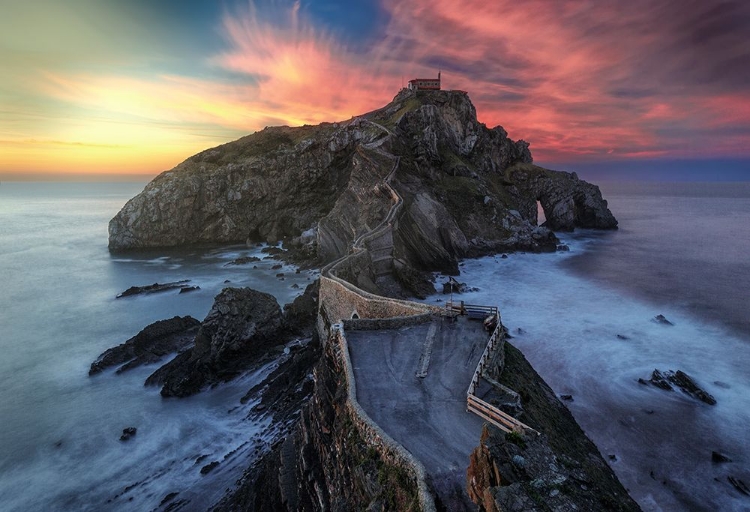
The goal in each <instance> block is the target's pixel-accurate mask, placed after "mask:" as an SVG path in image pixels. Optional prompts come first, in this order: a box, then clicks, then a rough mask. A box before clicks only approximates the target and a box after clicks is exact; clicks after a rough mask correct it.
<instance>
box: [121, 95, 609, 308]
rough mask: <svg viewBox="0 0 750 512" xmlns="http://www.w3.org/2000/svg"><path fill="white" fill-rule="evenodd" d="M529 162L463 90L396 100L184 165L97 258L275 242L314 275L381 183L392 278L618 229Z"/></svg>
mask: <svg viewBox="0 0 750 512" xmlns="http://www.w3.org/2000/svg"><path fill="white" fill-rule="evenodd" d="M532 162H533V159H532V156H531V152H530V151H529V144H528V143H526V142H524V141H513V140H512V139H510V138H509V137H508V134H507V132H506V131H505V130H504V129H503V128H502V127H500V126H497V127H495V128H488V127H487V126H485V125H484V124H481V123H479V122H478V121H477V116H476V111H475V109H474V106H473V105H472V103H471V101H470V99H469V96H468V94H466V93H465V92H460V91H435V92H430V93H414V92H410V91H406V90H404V91H402V92H400V93H399V94H398V95H397V96H396V97H395V98H394V99H393V101H392V102H391V103H389V104H388V105H386V106H385V107H383V108H381V109H378V110H376V111H373V112H370V113H368V114H364V115H362V116H358V117H354V118H352V119H350V120H349V121H346V122H341V123H323V124H321V125H318V126H303V127H298V128H289V127H271V128H266V129H264V130H262V131H260V132H257V133H255V134H253V135H249V136H247V137H243V138H241V139H239V140H237V141H234V142H230V143H228V144H224V145H222V146H218V147H216V148H213V149H209V150H206V151H203V152H201V153H199V154H197V155H195V156H193V157H191V158H188V159H187V160H185V161H184V162H182V163H181V164H179V165H178V166H177V167H175V168H174V169H172V170H170V171H166V172H164V173H162V174H160V175H159V176H157V177H156V178H155V179H154V180H153V181H152V182H151V183H149V184H148V185H147V186H146V188H145V189H144V190H143V192H141V193H140V194H139V195H137V196H136V197H134V198H133V199H131V200H130V201H128V203H127V204H126V205H125V206H124V207H123V208H122V210H121V211H120V212H119V213H118V214H117V216H115V218H113V219H112V221H111V222H110V225H109V247H110V250H112V251H124V250H128V249H138V248H148V247H169V246H177V245H187V244H197V243H234V242H257V241H263V242H271V243H275V242H278V241H281V240H283V241H284V242H285V246H286V247H288V248H291V249H293V252H294V254H295V256H296V257H297V260H307V261H310V262H312V261H316V262H318V263H319V264H320V263H324V262H328V261H332V260H334V259H336V258H338V257H340V256H343V255H344V254H346V253H347V251H348V249H349V247H351V245H352V242H353V241H354V240H355V239H356V238H357V237H359V236H361V235H362V234H364V233H366V232H368V231H369V230H370V229H372V228H373V227H375V226H376V225H377V224H378V223H379V222H380V221H381V220H382V219H383V218H384V217H385V214H386V213H387V212H388V210H389V208H390V206H391V201H392V197H391V194H390V191H389V190H388V189H387V188H386V187H385V186H384V185H383V181H384V180H385V179H386V178H388V180H389V183H390V185H391V186H392V188H393V189H394V190H395V191H396V192H397V193H398V194H399V195H400V197H401V198H402V199H403V206H402V207H401V208H400V211H399V214H398V218H397V219H394V220H396V221H397V222H395V223H394V232H393V240H392V244H393V249H394V257H395V258H396V260H398V262H399V263H400V265H399V268H400V269H401V272H400V274H401V275H409V276H413V272H412V271H417V272H418V271H425V270H428V271H432V270H440V271H446V272H452V273H454V274H455V273H457V272H458V268H457V261H458V259H460V258H463V257H472V256H479V255H483V254H490V253H496V252H509V251H519V250H523V251H554V250H555V249H556V247H557V238H556V237H555V235H554V233H553V232H552V230H571V229H573V228H575V227H583V228H604V229H612V228H616V227H617V220H616V219H615V218H614V216H613V215H612V213H611V212H610V211H609V209H608V208H607V202H606V201H605V200H604V199H603V198H602V196H601V193H600V191H599V189H598V187H596V186H595V185H592V184H589V183H587V182H585V181H583V180H580V179H579V178H578V177H577V176H576V175H575V174H574V173H566V172H558V171H551V170H548V169H544V168H541V167H538V166H535V165H534V164H533V163H532ZM537 201H539V203H540V204H541V205H542V207H543V209H544V213H545V217H546V222H545V224H544V226H539V225H538V222H537ZM371 280H372V281H375V279H371ZM402 281H403V280H402ZM405 281H406V282H407V286H406V288H407V294H409V293H411V294H413V293H414V291H415V290H414V289H418V286H416V285H415V286H411V288H414V289H410V286H409V285H408V283H409V282H411V281H413V279H405ZM376 288H377V287H373V288H372V291H383V292H385V291H387V290H377V289H376Z"/></svg>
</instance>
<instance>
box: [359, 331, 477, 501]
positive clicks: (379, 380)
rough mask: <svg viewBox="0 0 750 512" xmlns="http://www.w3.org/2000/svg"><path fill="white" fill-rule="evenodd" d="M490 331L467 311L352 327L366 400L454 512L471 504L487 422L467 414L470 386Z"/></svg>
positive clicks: (370, 410) (372, 414)
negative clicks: (469, 483)
mask: <svg viewBox="0 0 750 512" xmlns="http://www.w3.org/2000/svg"><path fill="white" fill-rule="evenodd" d="M487 337H488V334H487V333H486V332H485V331H484V329H483V328H482V323H481V322H479V321H475V320H469V319H467V318H465V317H460V318H459V319H458V321H457V322H451V321H450V320H447V319H438V320H435V321H434V322H433V323H425V324H422V325H417V326H412V327H406V328H402V329H398V330H382V331H347V333H346V338H347V340H348V342H349V351H350V356H351V360H352V366H353V367H354V378H355V379H356V382H357V399H358V401H359V403H360V404H361V405H362V407H363V408H364V409H365V411H367V413H368V414H369V415H370V417H371V418H372V419H373V420H375V422H377V423H378V424H379V425H380V426H381V427H382V428H383V429H384V430H385V431H386V432H387V433H388V434H390V435H391V437H393V438H394V439H395V440H396V441H398V442H400V443H401V444H402V445H403V446H404V447H405V448H406V449H407V450H409V451H410V452H411V453H412V454H414V456H416V457H417V458H418V459H419V460H420V461H421V462H422V463H423V464H424V466H425V468H426V469H427V472H428V473H429V474H430V477H431V479H432V483H433V486H434V487H435V490H436V491H437V493H438V495H439V496H440V498H441V500H443V502H444V503H446V505H448V503H450V506H449V507H448V508H449V509H451V510H460V509H462V508H466V507H467V506H468V505H470V504H471V502H470V501H468V496H467V495H466V491H465V487H466V468H467V466H468V464H469V454H470V453H471V451H472V450H473V449H474V448H476V447H477V446H478V445H479V436H480V435H481V431H482V423H483V422H482V420H481V419H480V418H479V417H477V416H476V415H474V414H471V413H468V412H466V389H467V388H468V386H469V381H470V380H471V377H472V375H473V373H474V370H475V368H476V365H477V363H478V362H479V358H480V357H481V355H482V351H483V350H484V348H485V346H486V344H487ZM426 351H429V353H427V352H426ZM426 360H427V361H426ZM418 375H420V376H418ZM421 375H424V376H423V377H422V376H421ZM471 509H473V510H475V509H476V506H474V505H473V504H472V505H471Z"/></svg>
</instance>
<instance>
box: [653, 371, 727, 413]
mask: <svg viewBox="0 0 750 512" xmlns="http://www.w3.org/2000/svg"><path fill="white" fill-rule="evenodd" d="M650 382H651V384H653V385H654V386H657V387H659V388H661V389H665V390H667V391H673V388H672V385H675V386H677V387H678V388H680V389H681V390H682V391H683V392H685V393H686V394H688V395H690V396H692V397H693V398H695V399H697V400H700V401H701V402H705V403H707V404H708V405H716V399H715V398H714V397H713V396H712V395H710V394H709V393H708V392H707V391H706V390H704V389H701V388H700V387H699V386H698V384H696V383H695V381H694V380H693V378H692V377H690V376H689V375H688V374H686V373H685V372H683V371H682V370H677V371H676V372H673V371H671V370H668V371H665V372H663V373H662V372H660V371H659V370H654V372H653V373H652V374H651V381H650Z"/></svg>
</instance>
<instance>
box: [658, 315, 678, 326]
mask: <svg viewBox="0 0 750 512" xmlns="http://www.w3.org/2000/svg"><path fill="white" fill-rule="evenodd" d="M654 322H656V323H657V324H662V325H674V324H673V323H672V322H670V321H669V320H667V317H665V316H664V315H656V316H655V317H654Z"/></svg>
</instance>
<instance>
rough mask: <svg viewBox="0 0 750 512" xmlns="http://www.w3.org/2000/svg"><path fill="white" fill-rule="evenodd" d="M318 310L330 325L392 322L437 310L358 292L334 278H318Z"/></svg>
mask: <svg viewBox="0 0 750 512" xmlns="http://www.w3.org/2000/svg"><path fill="white" fill-rule="evenodd" d="M319 297H320V308H321V309H322V310H325V311H324V313H323V314H325V315H326V316H327V317H328V319H329V320H330V321H331V322H332V323H337V322H340V321H342V320H350V319H351V318H352V315H354V314H356V315H357V317H359V318H393V317H408V316H415V315H422V314H424V313H433V312H435V313H437V312H439V311H440V308H437V307H435V306H430V305H427V304H420V303H418V302H409V301H405V300H398V299H389V298H387V297H381V296H378V295H374V294H371V293H367V292H365V291H363V290H360V289H359V288H357V287H356V286H354V285H352V284H351V283H347V282H346V281H344V280H342V279H338V278H336V277H326V276H325V275H323V276H321V278H320V295H319Z"/></svg>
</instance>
